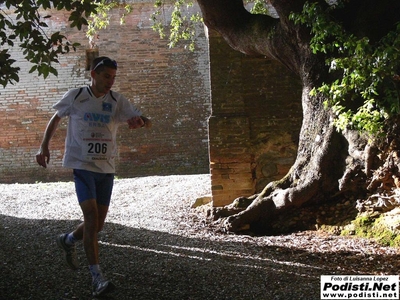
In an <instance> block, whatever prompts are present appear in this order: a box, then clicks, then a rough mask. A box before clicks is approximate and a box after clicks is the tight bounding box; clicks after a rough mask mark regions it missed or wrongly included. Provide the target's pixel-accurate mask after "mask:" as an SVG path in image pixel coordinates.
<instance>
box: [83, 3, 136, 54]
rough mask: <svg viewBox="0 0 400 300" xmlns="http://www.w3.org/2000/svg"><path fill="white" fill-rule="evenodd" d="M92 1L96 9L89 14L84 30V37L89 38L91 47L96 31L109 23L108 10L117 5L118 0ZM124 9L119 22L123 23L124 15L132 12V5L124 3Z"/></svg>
mask: <svg viewBox="0 0 400 300" xmlns="http://www.w3.org/2000/svg"><path fill="white" fill-rule="evenodd" d="M93 3H94V4H95V5H96V11H94V12H92V13H91V14H90V17H89V18H88V20H87V22H88V27H87V30H86V37H88V38H89V41H90V44H91V46H92V48H93V47H95V44H96V42H95V40H96V39H97V38H98V37H97V33H98V31H99V30H101V29H105V28H106V27H107V26H108V25H109V24H110V15H109V12H110V10H111V9H113V8H115V7H118V6H119V2H118V1H109V0H100V1H93ZM124 9H125V13H124V14H123V15H122V17H121V18H120V24H124V23H125V17H126V15H127V14H129V13H131V12H132V6H131V5H129V4H126V5H124Z"/></svg>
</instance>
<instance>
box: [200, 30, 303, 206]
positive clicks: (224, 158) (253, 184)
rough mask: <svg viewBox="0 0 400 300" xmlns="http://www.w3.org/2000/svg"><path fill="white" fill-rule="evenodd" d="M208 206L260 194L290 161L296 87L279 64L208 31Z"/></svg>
mask: <svg viewBox="0 0 400 300" xmlns="http://www.w3.org/2000/svg"><path fill="white" fill-rule="evenodd" d="M208 37H209V53H210V78H211V110H212V112H211V117H210V119H209V123H208V126H209V155H210V172H211V189H212V197H213V206H224V205H226V204H229V203H231V202H232V201H233V200H234V199H236V198H238V197H241V196H251V195H253V194H254V193H257V192H260V191H261V190H262V189H263V187H265V185H266V184H267V183H268V182H270V181H273V180H277V179H280V178H282V177H283V176H284V175H286V173H287V172H288V170H289V169H290V166H291V165H292V163H293V162H294V160H295V157H296V151H297V138H298V134H299V130H300V127H301V120H302V109H301V85H300V82H299V79H298V78H297V77H296V76H295V75H294V74H291V73H290V72H289V71H288V70H287V69H286V68H285V67H284V66H283V65H281V64H280V63H278V62H276V61H273V60H271V59H267V58H265V57H250V56H246V55H244V54H242V53H240V52H238V51H235V50H233V49H232V48H230V46H228V44H227V43H226V42H225V41H224V40H223V39H222V38H221V37H220V36H219V35H218V33H216V32H213V31H209V32H208Z"/></svg>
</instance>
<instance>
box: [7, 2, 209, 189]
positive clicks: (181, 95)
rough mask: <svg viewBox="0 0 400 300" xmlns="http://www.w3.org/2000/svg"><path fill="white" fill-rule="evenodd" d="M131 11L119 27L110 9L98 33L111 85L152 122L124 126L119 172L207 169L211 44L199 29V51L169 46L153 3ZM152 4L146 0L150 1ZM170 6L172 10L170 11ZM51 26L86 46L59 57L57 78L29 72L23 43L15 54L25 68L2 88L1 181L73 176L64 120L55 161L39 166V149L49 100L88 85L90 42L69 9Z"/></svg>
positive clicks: (54, 141) (54, 150)
mask: <svg viewBox="0 0 400 300" xmlns="http://www.w3.org/2000/svg"><path fill="white" fill-rule="evenodd" d="M133 2H137V3H134V12H133V13H131V14H130V15H128V16H127V17H126V24H125V25H123V26H120V25H119V18H120V15H121V14H122V13H123V10H122V9H114V10H113V11H112V13H111V15H112V18H111V24H110V26H109V27H108V28H107V29H105V30H102V31H101V32H99V38H100V39H99V40H98V46H99V54H100V55H105V56H110V57H112V58H114V59H116V60H117V61H118V74H117V81H116V83H115V85H114V88H113V89H114V90H115V91H118V92H121V93H122V94H124V95H125V96H126V97H128V98H129V99H130V100H131V101H132V102H133V103H135V104H136V105H137V106H138V107H139V108H140V109H141V110H142V111H143V112H144V114H145V115H146V116H148V117H150V118H151V119H152V121H153V128H152V129H150V130H145V129H138V130H134V131H130V130H129V129H127V128H126V126H122V127H121V128H120V130H119V156H118V160H117V174H116V175H117V176H119V177H134V176H148V175H168V174H196V173H208V172H209V159H208V135H207V119H208V117H209V115H210V85H209V58H208V42H207V39H206V37H205V34H204V30H203V28H199V31H198V37H197V41H198V43H197V49H196V51H195V52H193V53H192V52H189V51H187V50H185V49H184V48H183V47H177V48H174V49H169V48H168V46H167V42H168V41H166V40H160V38H159V36H158V34H157V33H155V32H154V31H153V30H152V29H151V23H150V21H149V17H150V15H151V12H152V10H153V2H151V1H150V2H149V1H133ZM146 2H148V3H146ZM168 9H169V8H167V10H168ZM50 14H51V15H52V18H51V19H48V20H47V22H48V25H49V27H50V29H51V30H53V31H55V30H59V31H61V32H62V33H64V34H65V35H66V36H67V37H68V38H69V39H70V40H71V41H77V42H80V43H81V44H82V46H80V47H79V48H78V49H77V51H76V52H71V53H69V54H67V55H65V56H62V57H61V60H60V64H59V65H58V66H57V69H58V73H59V76H58V77H55V76H49V77H48V78H47V79H46V80H44V79H43V78H40V77H38V76H37V75H36V74H29V73H28V71H29V69H30V68H31V66H30V65H29V64H28V63H26V62H25V61H24V60H23V59H22V56H21V55H22V54H21V51H20V49H19V48H18V47H14V48H13V49H12V52H13V58H14V59H17V61H18V62H17V65H18V66H19V67H20V68H21V73H20V82H19V83H18V84H16V85H8V86H7V87H6V88H5V89H2V90H0V122H1V128H2V131H1V132H0V157H1V158H2V159H1V161H0V182H2V183H11V182H20V183H24V182H35V181H60V180H70V179H71V174H70V171H69V170H65V169H63V168H62V167H61V160H62V156H63V149H64V138H65V133H66V121H64V122H63V123H62V124H61V126H60V128H59V129H58V131H57V133H56V135H55V136H54V137H53V139H52V142H51V145H50V150H51V164H50V166H49V168H48V169H47V170H44V169H42V168H39V167H38V165H37V164H36V162H35V154H36V152H37V150H38V147H39V145H40V142H41V139H42V136H43V132H44V129H45V126H46V124H47V122H48V120H49V118H50V117H51V115H52V114H53V113H54V110H53V109H52V105H53V104H54V103H55V102H56V101H57V100H58V99H60V97H61V96H62V95H63V94H64V93H65V92H66V91H67V90H68V89H70V88H73V87H78V86H82V85H86V84H88V83H89V82H90V74H89V72H88V71H85V67H86V52H85V48H87V47H86V45H88V41H87V39H86V38H85V34H84V32H79V31H77V30H72V29H70V28H69V27H68V26H67V23H66V20H67V17H68V16H67V13H65V12H58V11H51V13H50ZM166 15H168V11H167V14H166Z"/></svg>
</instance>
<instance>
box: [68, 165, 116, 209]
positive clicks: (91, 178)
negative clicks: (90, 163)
mask: <svg viewBox="0 0 400 300" xmlns="http://www.w3.org/2000/svg"><path fill="white" fill-rule="evenodd" d="M74 181H75V190H76V195H77V196H78V201H79V203H82V202H83V201H85V200H88V199H96V202H97V204H101V205H105V206H109V205H110V200H111V194H112V189H113V185H114V174H108V173H107V174H106V173H96V172H91V171H86V170H78V169H74Z"/></svg>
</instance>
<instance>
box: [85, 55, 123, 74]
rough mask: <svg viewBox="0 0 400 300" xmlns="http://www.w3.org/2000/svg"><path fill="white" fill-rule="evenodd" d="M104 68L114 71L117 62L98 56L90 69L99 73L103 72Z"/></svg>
mask: <svg viewBox="0 0 400 300" xmlns="http://www.w3.org/2000/svg"><path fill="white" fill-rule="evenodd" d="M105 67H109V68H112V69H115V70H116V69H117V62H116V61H115V60H112V59H111V58H109V57H107V56H99V57H96V58H95V59H94V60H93V61H92V65H91V67H90V69H91V70H95V71H96V72H97V73H100V72H101V71H103V70H104V68H105Z"/></svg>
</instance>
